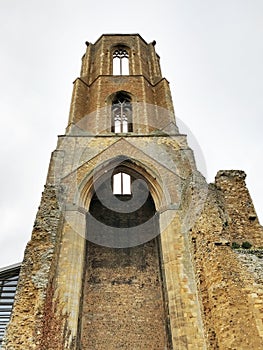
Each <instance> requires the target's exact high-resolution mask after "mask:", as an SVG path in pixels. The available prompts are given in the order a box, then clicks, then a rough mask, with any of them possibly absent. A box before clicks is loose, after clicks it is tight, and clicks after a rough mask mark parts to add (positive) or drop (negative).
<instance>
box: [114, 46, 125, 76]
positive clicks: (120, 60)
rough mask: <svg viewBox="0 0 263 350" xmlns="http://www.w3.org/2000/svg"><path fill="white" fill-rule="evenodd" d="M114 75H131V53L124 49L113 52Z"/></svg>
mask: <svg viewBox="0 0 263 350" xmlns="http://www.w3.org/2000/svg"><path fill="white" fill-rule="evenodd" d="M113 75H129V53H128V51H127V50H126V49H124V48H117V49H116V50H115V51H114V52H113Z"/></svg>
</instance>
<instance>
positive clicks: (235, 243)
mask: <svg viewBox="0 0 263 350" xmlns="http://www.w3.org/2000/svg"><path fill="white" fill-rule="evenodd" d="M231 246H232V248H233V249H238V248H240V244H238V243H237V242H232V245H231Z"/></svg>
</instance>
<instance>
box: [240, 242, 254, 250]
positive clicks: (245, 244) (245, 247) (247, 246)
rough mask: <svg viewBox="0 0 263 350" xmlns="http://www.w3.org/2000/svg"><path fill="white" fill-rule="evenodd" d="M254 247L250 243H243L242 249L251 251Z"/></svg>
mask: <svg viewBox="0 0 263 350" xmlns="http://www.w3.org/2000/svg"><path fill="white" fill-rule="evenodd" d="M251 247H252V244H251V243H249V242H247V241H246V242H242V244H241V248H243V249H250V248H251Z"/></svg>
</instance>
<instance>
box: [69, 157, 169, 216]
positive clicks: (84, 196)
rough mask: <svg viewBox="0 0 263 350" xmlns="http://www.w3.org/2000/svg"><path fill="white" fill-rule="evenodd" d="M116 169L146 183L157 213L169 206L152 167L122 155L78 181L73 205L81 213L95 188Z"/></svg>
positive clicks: (158, 177)
mask: <svg viewBox="0 0 263 350" xmlns="http://www.w3.org/2000/svg"><path fill="white" fill-rule="evenodd" d="M116 168H118V169H119V170H121V171H124V172H127V174H129V175H131V176H133V177H134V178H136V179H141V180H144V181H145V182H146V184H147V186H148V189H149V192H150V194H151V196H152V198H153V200H154V204H155V207H156V210H157V211H158V210H161V209H162V208H163V207H164V206H165V205H166V206H167V205H169V203H168V201H167V198H166V196H165V194H164V189H163V186H162V184H161V180H160V174H159V172H158V170H157V169H155V168H154V167H152V168H151V169H150V168H148V167H147V166H145V165H144V164H142V163H141V162H140V161H138V160H135V159H132V158H131V157H129V156H124V155H123V156H117V157H114V158H112V159H109V160H108V161H104V162H103V163H101V164H100V165H99V166H97V167H96V169H93V170H92V171H91V172H89V173H88V174H86V175H85V176H84V177H83V178H82V180H81V181H80V184H79V186H78V190H77V192H76V194H75V199H74V204H75V205H77V206H78V207H79V208H80V210H82V211H83V212H87V211H88V210H89V206H90V201H91V198H92V196H93V195H94V193H95V191H96V188H98V187H99V186H100V185H101V184H102V183H103V181H105V180H106V179H108V178H109V177H111V176H112V175H113V174H114V172H115V169H116Z"/></svg>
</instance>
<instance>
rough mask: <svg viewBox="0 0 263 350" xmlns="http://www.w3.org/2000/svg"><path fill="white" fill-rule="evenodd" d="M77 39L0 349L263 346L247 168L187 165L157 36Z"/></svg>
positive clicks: (189, 159) (258, 236)
mask: <svg viewBox="0 0 263 350" xmlns="http://www.w3.org/2000/svg"><path fill="white" fill-rule="evenodd" d="M86 45H87V49H86V53H85V55H84V56H83V58H82V67H81V74H80V77H79V78H77V79H76V80H75V82H74V88H73V94H72V102H71V108H70V115H69V121H68V126H67V128H66V132H65V135H62V136H59V138H58V144H57V148H56V150H55V151H54V152H53V154H52V156H51V161H50V167H49V171H48V176H47V181H46V185H45V189H44V192H43V195H42V199H41V203H40V207H39V210H38V213H37V217H36V221H35V223H34V228H33V233H32V238H31V240H30V242H29V243H28V245H27V248H26V251H25V257H24V261H23V263H22V266H21V272H20V278H19V282H18V287H17V293H16V297H15V302H14V307H13V312H12V316H11V320H10V323H9V326H8V327H7V332H6V336H5V340H4V345H3V349H6V350H18V349H19V350H30V349H36V350H60V349H61V350H66V349H71V350H96V349H98V350H104V349H107V350H116V349H129V350H139V349H143V350H144V349H148V350H157V349H160V350H165V349H166V350H168V349H169V350H170V349H179V350H182V349H192V350H195V349H222V350H225V349H262V348H263V326H262V319H263V311H262V278H261V277H262V276H260V274H259V273H258V272H257V271H258V270H259V267H260V252H261V249H256V248H260V247H262V246H263V242H262V237H263V236H262V233H263V231H262V227H261V226H260V224H259V222H258V219H257V215H256V213H255V210H254V207H253V203H252V201H251V198H250V196H249V193H248V191H247V189H246V185H245V182H244V179H245V174H244V173H243V172H242V171H221V172H219V173H218V174H217V177H216V182H215V184H213V185H209V186H208V185H207V183H206V181H205V179H204V177H203V176H202V175H201V174H200V173H199V172H198V170H197V169H196V165H195V160H194V156H193V152H192V150H191V149H190V148H189V147H188V145H187V140H186V135H182V134H180V132H179V130H178V128H177V125H176V120H175V115H174V110H173V103H172V99H171V94H170V89H169V83H168V82H167V80H166V79H165V78H163V77H162V75H161V69H160V64H159V56H158V55H157V54H156V52H155V42H152V43H146V42H145V41H144V40H143V39H142V38H141V37H140V35H138V34H129V35H123V34H122V35H119V34H118V35H117V34H116V35H102V36H101V37H100V38H99V39H98V40H97V41H96V42H95V43H94V44H91V43H88V42H87V43H86ZM245 241H249V242H250V243H251V244H252V246H253V248H254V250H251V249H250V250H249V252H250V253H253V252H254V254H244V251H242V250H239V251H238V252H237V251H235V250H233V249H232V247H231V243H233V242H235V244H236V245H237V244H242V243H244V242H245Z"/></svg>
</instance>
